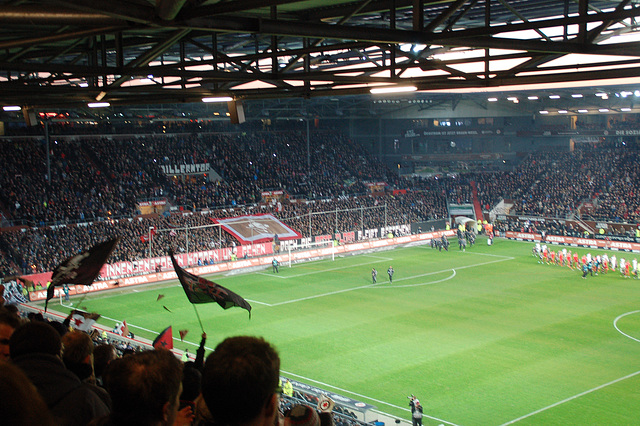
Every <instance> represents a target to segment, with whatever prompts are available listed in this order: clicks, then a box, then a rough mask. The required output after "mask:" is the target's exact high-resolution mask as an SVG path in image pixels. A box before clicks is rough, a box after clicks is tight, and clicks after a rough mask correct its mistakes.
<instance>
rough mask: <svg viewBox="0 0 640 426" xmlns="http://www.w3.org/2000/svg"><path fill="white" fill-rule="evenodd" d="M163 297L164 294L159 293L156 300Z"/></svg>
mask: <svg viewBox="0 0 640 426" xmlns="http://www.w3.org/2000/svg"><path fill="white" fill-rule="evenodd" d="M163 297H164V294H159V295H158V298H157V299H156V302H157V301H158V300H160V299H162V298H163Z"/></svg>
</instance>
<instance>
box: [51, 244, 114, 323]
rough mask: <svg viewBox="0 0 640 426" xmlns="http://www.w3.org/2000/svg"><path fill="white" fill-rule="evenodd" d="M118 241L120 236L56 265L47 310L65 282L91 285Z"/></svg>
mask: <svg viewBox="0 0 640 426" xmlns="http://www.w3.org/2000/svg"><path fill="white" fill-rule="evenodd" d="M118 241H120V237H116V238H114V239H112V240H109V241H105V242H103V243H100V244H97V245H95V246H93V247H91V248H90V249H89V250H86V251H83V252H82V253H79V254H77V255H75V256H72V257H70V258H68V259H67V260H65V261H64V262H62V263H61V264H60V265H58V266H56V268H55V269H54V270H53V273H52V275H51V284H49V288H47V301H46V302H45V304H44V310H45V312H46V311H47V305H48V304H49V300H51V299H53V296H54V294H55V288H56V287H58V286H61V285H63V284H81V285H91V284H92V283H93V281H94V280H95V279H96V278H97V277H98V274H100V269H102V265H104V263H105V262H106V261H107V259H108V258H109V256H110V255H111V252H112V251H113V249H114V248H115V246H116V244H117V243H118Z"/></svg>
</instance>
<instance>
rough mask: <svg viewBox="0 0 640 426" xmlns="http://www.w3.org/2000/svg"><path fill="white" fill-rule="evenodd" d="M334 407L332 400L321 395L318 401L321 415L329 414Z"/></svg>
mask: <svg viewBox="0 0 640 426" xmlns="http://www.w3.org/2000/svg"><path fill="white" fill-rule="evenodd" d="M335 405H336V403H335V402H334V401H333V399H331V398H329V397H328V396H327V395H321V396H320V398H319V399H318V410H319V411H320V412H321V413H330V412H331V411H333V407H334V406H335Z"/></svg>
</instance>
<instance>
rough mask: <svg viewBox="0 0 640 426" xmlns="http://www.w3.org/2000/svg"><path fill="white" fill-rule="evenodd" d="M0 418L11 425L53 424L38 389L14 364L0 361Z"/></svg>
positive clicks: (49, 425)
mask: <svg viewBox="0 0 640 426" xmlns="http://www.w3.org/2000/svg"><path fill="white" fill-rule="evenodd" d="M0 395H2V398H0V419H2V424H6V425H12V426H32V425H38V426H55V425H57V424H58V423H57V422H55V419H54V418H53V416H52V415H51V412H50V411H49V408H47V405H46V404H45V403H44V401H43V400H42V398H41V397H40V395H39V394H38V390H37V389H36V388H35V386H33V384H32V383H31V382H30V381H29V379H28V378H27V376H25V374H24V373H23V372H22V370H20V369H19V368H18V367H16V366H15V365H13V364H11V363H9V362H0Z"/></svg>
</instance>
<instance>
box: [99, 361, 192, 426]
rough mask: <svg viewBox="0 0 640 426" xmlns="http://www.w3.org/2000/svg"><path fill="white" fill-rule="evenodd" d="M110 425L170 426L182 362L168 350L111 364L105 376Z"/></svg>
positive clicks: (174, 413)
mask: <svg viewBox="0 0 640 426" xmlns="http://www.w3.org/2000/svg"><path fill="white" fill-rule="evenodd" d="M104 380H105V385H106V388H107V390H108V391H109V394H110V395H111V399H112V403H113V409H112V412H111V419H112V422H113V423H115V424H120V425H150V424H161V425H172V424H173V422H174V421H175V417H176V413H177V411H178V403H179V399H180V393H181V392H182V363H181V362H180V360H178V359H177V358H176V357H175V356H174V355H173V354H172V353H171V352H169V351H167V350H162V349H158V350H152V351H145V352H139V353H136V354H133V355H129V356H126V357H123V358H119V359H116V360H114V361H113V362H111V364H110V365H109V368H108V369H107V371H106V373H105V377H104Z"/></svg>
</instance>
